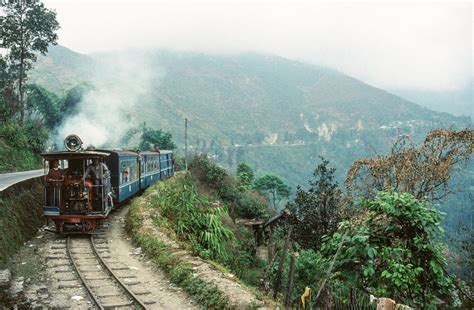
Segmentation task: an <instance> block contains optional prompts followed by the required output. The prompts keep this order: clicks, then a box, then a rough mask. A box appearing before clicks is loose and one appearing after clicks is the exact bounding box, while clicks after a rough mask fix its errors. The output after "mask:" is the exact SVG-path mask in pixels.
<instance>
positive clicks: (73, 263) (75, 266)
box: [66, 237, 104, 310]
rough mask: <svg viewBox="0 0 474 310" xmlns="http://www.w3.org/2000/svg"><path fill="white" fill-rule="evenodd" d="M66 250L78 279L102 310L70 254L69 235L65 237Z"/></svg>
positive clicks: (102, 308)
mask: <svg viewBox="0 0 474 310" xmlns="http://www.w3.org/2000/svg"><path fill="white" fill-rule="evenodd" d="M66 252H67V256H68V257H69V259H70V260H71V262H72V265H73V266H74V269H75V270H76V273H77V275H78V276H79V279H80V280H81V282H82V284H83V285H84V286H85V287H86V289H87V292H88V293H89V295H90V296H91V297H92V299H93V300H94V302H95V303H96V305H97V307H99V309H101V310H104V307H103V306H102V304H101V303H100V302H99V299H98V298H97V296H96V295H95V294H94V292H93V291H92V289H91V288H90V286H89V285H88V284H87V282H86V280H85V279H84V277H83V276H82V273H81V271H80V270H79V267H78V266H77V264H76V261H75V260H74V258H73V257H72V254H71V237H67V244H66Z"/></svg>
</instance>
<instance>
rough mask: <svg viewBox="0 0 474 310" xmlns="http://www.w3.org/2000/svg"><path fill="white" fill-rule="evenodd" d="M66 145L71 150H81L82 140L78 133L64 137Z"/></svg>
mask: <svg viewBox="0 0 474 310" xmlns="http://www.w3.org/2000/svg"><path fill="white" fill-rule="evenodd" d="M64 146H65V147H66V150H68V151H70V152H76V151H79V150H80V149H81V147H82V140H81V138H79V136H78V135H69V136H67V137H66V139H64Z"/></svg>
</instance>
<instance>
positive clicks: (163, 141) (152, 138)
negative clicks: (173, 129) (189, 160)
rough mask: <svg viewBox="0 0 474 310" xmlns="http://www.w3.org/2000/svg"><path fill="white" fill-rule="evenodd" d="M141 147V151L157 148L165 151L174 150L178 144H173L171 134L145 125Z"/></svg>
mask: <svg viewBox="0 0 474 310" xmlns="http://www.w3.org/2000/svg"><path fill="white" fill-rule="evenodd" d="M139 147H140V149H141V150H153V149H154V148H155V147H159V148H160V149H163V150H174V149H176V144H174V142H173V138H172V136H171V133H169V132H163V131H162V130H161V129H158V130H155V129H151V128H148V127H146V124H143V127H142V134H141V139H140V146H139Z"/></svg>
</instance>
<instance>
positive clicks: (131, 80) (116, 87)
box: [55, 52, 156, 148]
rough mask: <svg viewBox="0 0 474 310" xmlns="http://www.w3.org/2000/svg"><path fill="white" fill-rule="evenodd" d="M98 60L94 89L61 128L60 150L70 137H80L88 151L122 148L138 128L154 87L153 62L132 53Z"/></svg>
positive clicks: (93, 82) (141, 54)
mask: <svg viewBox="0 0 474 310" xmlns="http://www.w3.org/2000/svg"><path fill="white" fill-rule="evenodd" d="M108 55H110V54H108ZM96 59H97V64H96V66H97V67H98V68H99V69H98V70H97V71H96V72H95V73H96V74H95V76H94V78H93V80H92V84H93V86H94V89H93V90H92V91H90V92H89V93H87V94H86V95H85V96H84V98H83V99H82V101H81V102H80V103H79V104H78V106H77V109H78V113H75V114H74V115H72V116H70V117H68V118H67V119H65V120H64V121H63V122H62V124H61V125H60V126H59V128H57V135H56V139H55V142H56V144H57V145H58V146H59V145H62V144H63V142H62V141H63V140H64V138H65V137H67V136H68V135H70V134H77V135H78V136H79V137H81V139H82V141H83V142H84V146H85V147H87V146H91V145H92V146H94V147H96V148H97V147H104V146H107V147H118V146H121V145H119V144H120V140H121V139H122V137H123V135H124V134H125V133H126V132H127V131H128V130H129V129H131V128H132V127H135V126H137V125H138V124H137V122H136V121H134V119H135V115H136V111H137V109H138V108H139V104H140V102H141V101H142V98H143V96H145V95H147V94H149V93H150V91H151V87H152V70H153V68H152V65H151V58H150V57H148V55H146V54H145V53H139V54H138V53H134V52H129V53H121V54H120V55H118V54H116V55H113V56H107V57H105V56H101V55H98V56H97V57H96ZM154 76H156V73H155V75H154Z"/></svg>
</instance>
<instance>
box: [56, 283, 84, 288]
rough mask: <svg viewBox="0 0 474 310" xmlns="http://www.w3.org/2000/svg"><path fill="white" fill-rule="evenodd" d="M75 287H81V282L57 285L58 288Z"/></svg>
mask: <svg viewBox="0 0 474 310" xmlns="http://www.w3.org/2000/svg"><path fill="white" fill-rule="evenodd" d="M77 287H82V285H81V284H78V283H76V284H59V285H58V288H59V289H65V288H77Z"/></svg>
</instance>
